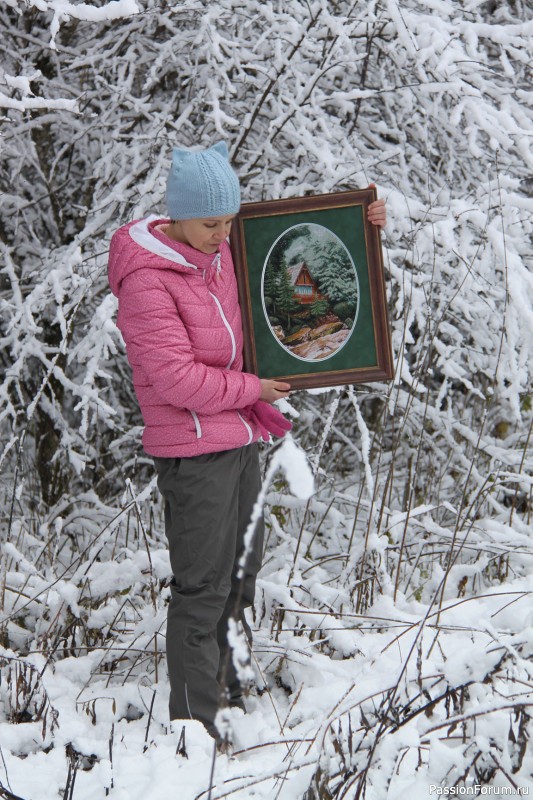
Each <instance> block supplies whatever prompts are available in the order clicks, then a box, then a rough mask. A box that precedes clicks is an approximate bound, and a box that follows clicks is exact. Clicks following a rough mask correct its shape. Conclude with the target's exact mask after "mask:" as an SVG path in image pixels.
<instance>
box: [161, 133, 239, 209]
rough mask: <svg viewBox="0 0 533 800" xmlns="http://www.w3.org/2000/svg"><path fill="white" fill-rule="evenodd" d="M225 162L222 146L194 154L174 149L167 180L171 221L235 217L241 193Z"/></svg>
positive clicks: (226, 159) (230, 168)
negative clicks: (230, 215)
mask: <svg viewBox="0 0 533 800" xmlns="http://www.w3.org/2000/svg"><path fill="white" fill-rule="evenodd" d="M228 159H229V154H228V148H227V147H226V143H225V142H217V144H215V145H213V147H210V148H209V149H207V150H197V151H195V152H192V151H190V150H181V149H180V148H179V147H175V148H174V150H173V151H172V166H171V168H170V172H169V175H168V178H167V208H168V215H169V217H170V219H198V218H203V217H224V216H227V215H229V214H236V213H237V211H238V210H239V208H240V205H241V191H240V188H239V180H238V178H237V175H236V174H235V172H234V171H233V169H232V167H231V166H230V163H229V160H228Z"/></svg>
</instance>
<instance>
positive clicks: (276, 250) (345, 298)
mask: <svg viewBox="0 0 533 800" xmlns="http://www.w3.org/2000/svg"><path fill="white" fill-rule="evenodd" d="M262 292H263V309H264V312H265V316H266V318H267V320H268V323H269V326H270V329H271V331H272V333H273V335H274V336H275V337H276V339H277V341H278V342H279V344H280V345H281V346H282V347H283V348H284V349H285V350H288V351H289V352H290V353H291V354H292V355H293V356H295V357H296V358H299V359H302V360H303V361H320V360H322V359H325V358H329V357H330V356H332V355H334V354H335V353H336V352H337V351H338V350H339V349H340V348H341V347H343V346H344V345H345V344H346V342H347V341H348V339H349V337H350V336H351V334H352V332H353V329H354V327H355V323H356V320H357V314H358V310H359V283H358V279H357V272H356V269H355V265H354V263H353V261H352V258H351V256H350V254H349V252H348V250H347V249H346V247H345V245H344V244H343V243H342V241H341V240H340V239H339V238H338V236H336V235H335V234H334V233H332V232H331V231H330V230H329V229H328V228H325V227H324V226H323V225H316V224H314V223H311V224H303V225H295V226H293V227H292V228H288V229H287V230H286V231H285V232H284V233H283V234H282V235H281V236H280V237H279V238H278V239H276V241H275V242H274V244H273V246H272V248H271V249H270V251H269V254H268V256H267V259H266V261H265V266H264V269H263V280H262Z"/></svg>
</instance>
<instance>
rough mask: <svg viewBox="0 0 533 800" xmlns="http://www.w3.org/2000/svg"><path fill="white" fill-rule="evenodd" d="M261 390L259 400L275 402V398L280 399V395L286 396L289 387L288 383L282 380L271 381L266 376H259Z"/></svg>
mask: <svg viewBox="0 0 533 800" xmlns="http://www.w3.org/2000/svg"><path fill="white" fill-rule="evenodd" d="M260 380H261V386H262V387H263V388H262V390H261V396H260V397H259V399H260V400H264V401H265V402H266V403H275V402H276V400H281V398H282V397H287V396H288V394H289V391H290V388H291V385H290V383H283V382H282V381H271V380H268V379H267V378H260Z"/></svg>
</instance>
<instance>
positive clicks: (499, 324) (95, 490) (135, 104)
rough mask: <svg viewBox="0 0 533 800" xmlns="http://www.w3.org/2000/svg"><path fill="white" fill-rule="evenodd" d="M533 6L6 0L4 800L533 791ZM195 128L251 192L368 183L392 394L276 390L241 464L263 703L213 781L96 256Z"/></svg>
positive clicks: (151, 192) (158, 199)
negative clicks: (269, 433)
mask: <svg viewBox="0 0 533 800" xmlns="http://www.w3.org/2000/svg"><path fill="white" fill-rule="evenodd" d="M530 17H531V14H530V7H529V6H528V4H527V3H525V2H520V0H513V2H510V3H506V4H497V3H494V2H483V3H479V2H465V3H454V2H452V0H442V2H439V3H434V2H431V3H422V2H419V0H407V2H405V3H401V4H398V3H396V2H393V0H379V1H378V2H375V1H371V2H365V3H363V2H358V0H336V2H326V0H310V1H309V2H308V3H307V2H305V3H302V2H300V1H299V0H285V2H283V3H281V2H278V0H270V1H269V2H259V0H244V2H243V1H242V0H241V2H236V0H219V2H218V3H216V4H212V3H208V2H206V0H185V1H184V2H182V3H179V4H175V5H172V4H165V3H156V2H154V0H137V2H135V0H118V2H108V3H106V2H102V3H98V4H96V5H89V4H87V3H78V4H75V3H69V2H64V3H59V2H55V0H53V1H52V0H25V1H24V2H23V0H6V2H5V3H4V8H3V43H4V61H3V67H2V72H1V73H0V83H1V86H0V105H1V106H2V109H3V136H2V141H1V149H0V159H1V163H2V169H1V171H0V190H1V192H2V204H1V209H0V247H1V250H2V265H1V272H0V275H1V278H0V303H1V315H0V337H1V340H2V350H1V364H2V370H1V372H0V426H1V431H2V447H1V454H0V464H1V470H2V473H1V484H0V486H1V492H2V501H3V502H2V508H3V512H2V518H1V519H2V523H1V524H2V542H3V546H2V554H1V558H0V599H1V602H2V621H1V622H0V642H1V647H2V649H1V652H0V662H1V666H2V683H1V684H0V708H1V710H0V732H1V737H0V738H1V741H2V751H1V754H2V759H0V794H4V795H5V796H6V797H9V796H10V795H9V794H7V792H8V791H9V792H11V794H12V795H15V796H20V797H23V798H24V800H41V798H45V797H46V798H47V800H48V798H50V797H63V798H67V797H71V798H72V797H75V798H78V796H79V798H80V800H82V798H84V797H87V798H89V797H91V798H92V797H98V798H100V797H102V796H103V795H104V794H106V795H109V796H111V797H117V798H125V797H127V798H128V800H130V798H132V800H133V798H136V797H139V798H140V797H143V799H144V798H149V799H150V798H155V797H162V796H163V797H164V796H171V794H170V793H171V792H172V791H175V787H176V785H178V786H180V787H181V790H182V791H181V793H180V797H183V798H184V800H189V798H191V799H192V798H196V797H198V798H200V797H202V798H207V797H208V796H210V797H211V800H215V798H222V797H233V796H234V797H236V798H242V800H247V798H249V797H251V796H256V797H265V798H274V797H279V798H281V799H282V798H286V800H289V799H290V800H296V798H304V797H305V798H306V800H315V798H332V797H334V798H355V797H363V796H366V797H368V798H377V799H378V800H381V799H382V798H385V797H391V798H396V797H401V796H402V797H403V796H404V795H405V793H409V796H411V797H412V798H413V800H418V798H423V800H427V797H428V787H429V786H430V785H431V784H433V785H436V786H446V787H452V786H453V787H463V788H464V787H466V786H471V785H474V784H476V783H477V784H481V785H487V786H488V785H490V786H492V787H494V788H496V787H509V786H510V787H513V786H516V787H524V786H528V785H529V783H528V782H529V781H530V780H531V777H530V776H531V773H532V769H533V765H532V754H531V745H530V737H531V696H530V694H528V691H529V687H530V684H531V666H530V663H531V662H530V659H531V646H532V644H531V643H532V629H533V628H532V625H533V617H532V616H531V604H530V597H531V577H530V575H531V555H532V554H531V538H530V536H531V517H532V512H533V495H532V485H533V483H532V478H531V475H532V474H533V457H532V452H531V430H532V424H533V422H532V421H533V414H532V397H533V391H532V386H531V366H530V365H531V363H533V360H532V355H533V353H532V349H533V345H532V343H533V311H532V308H533V304H532V300H533V279H532V277H531V276H532V273H531V267H530V262H528V259H530V255H531V235H532V231H533V221H532V211H533V200H532V199H531V196H530V195H531V187H532V185H533V183H532V181H533V178H532V162H533V159H532V154H531V147H530V141H531V139H530V131H531V125H532V116H533V114H532V112H531V102H530V101H531V90H530V84H531V67H530V64H531V55H532V53H531V41H532V34H533V23H532V22H531V19H530ZM217 138H218V139H221V138H224V139H226V140H227V141H228V144H229V147H230V152H231V156H232V160H233V163H234V165H235V167H236V169H237V170H238V172H239V175H240V176H241V180H242V187H243V194H244V198H245V199H246V200H260V199H267V198H280V197H290V196H298V195H303V194H309V193H319V192H330V191H337V190H342V189H349V188H355V187H359V186H365V185H367V184H368V183H370V182H372V181H375V182H376V183H377V184H378V187H379V192H380V194H381V195H382V196H384V197H386V198H387V205H388V210H389V219H390V222H389V225H388V227H387V230H386V233H385V235H384V255H385V265H386V272H387V280H388V291H389V300H390V311H391V327H392V340H393V348H394V356H395V364H396V375H395V380H394V381H393V382H392V383H391V384H390V385H380V384H375V385H369V386H359V387H356V388H355V389H353V388H350V387H345V388H340V389H335V390H331V391H314V392H300V393H297V394H295V395H293V396H292V397H291V400H290V407H289V406H288V405H287V406H286V409H287V410H288V413H290V414H291V415H292V418H293V421H294V430H293V435H294V442H291V445H290V446H289V448H287V449H285V450H284V451H283V452H284V455H283V457H279V452H280V451H279V449H277V448H276V446H274V447H272V448H270V447H266V448H265V449H264V453H263V456H264V466H265V472H268V474H269V477H268V481H267V484H266V498H265V501H266V506H265V510H266V517H267V529H268V531H267V532H268V542H267V547H266V553H265V560H264V568H263V571H262V573H261V580H260V582H259V583H260V585H259V590H258V596H257V602H256V608H255V632H254V640H255V646H254V653H253V655H252V666H253V668H254V670H255V672H256V682H257V686H258V689H257V690H254V693H253V695H252V696H251V697H250V699H249V701H248V702H249V704H250V706H249V709H250V713H249V714H248V715H247V716H246V717H240V716H238V715H237V716H234V717H232V716H231V715H230V716H229V718H228V719H229V722H228V724H229V726H230V727H232V729H233V736H234V747H235V749H236V750H237V751H241V753H240V755H239V753H238V754H237V756H236V758H235V759H234V761H226V760H225V759H219V760H217V764H216V769H215V772H214V777H213V781H212V783H213V785H212V786H211V788H210V783H211V779H210V775H211V751H210V750H209V747H208V746H207V745H205V747H204V744H205V742H204V740H203V739H202V736H201V733H198V731H197V730H195V729H194V726H193V728H190V729H189V731H188V733H187V734H186V737H185V739H186V740H185V745H184V744H183V741H181V744H179V734H180V732H178V734H177V735H176V736H175V737H174V738H173V736H174V734H171V733H170V732H169V730H168V723H167V719H166V694H167V691H168V687H167V684H166V675H165V668H164V659H162V652H163V651H164V647H163V634H164V623H165V614H166V602H167V599H168V593H169V589H168V578H169V574H168V573H169V564H168V557H167V554H166V547H165V541H164V535H163V522H162V514H161V508H160V504H159V499H158V497H157V493H156V489H155V481H154V479H153V472H152V467H151V462H150V459H149V458H148V457H147V456H146V455H145V454H144V453H143V452H142V450H141V448H140V430H141V428H140V424H141V420H140V416H139V412H138V410H137V406H136V401H135V398H134V395H133V390H132V387H131V378H130V371H129V367H128V365H127V362H126V359H125V354H124V349H123V344H122V340H121V337H120V334H119V333H118V331H117V329H116V327H115V324H114V321H113V320H114V313H115V301H114V299H113V298H112V296H111V295H110V294H109V291H108V288H107V281H106V274H105V267H106V260H107V248H108V243H109V239H110V236H111V234H112V232H113V231H114V230H115V229H116V228H117V227H118V226H119V225H120V224H121V223H123V222H125V221H127V220H129V219H133V218H138V217H140V216H143V215H145V214H147V213H148V212H151V211H156V212H159V211H160V212H162V211H163V208H164V205H163V194H164V182H165V178H166V172H167V168H168V158H169V152H170V149H171V146H172V145H174V144H176V143H179V144H180V145H182V146H185V147H187V146H193V145H204V146H206V145H208V144H211V143H212V142H213V141H214V140H215V139H217ZM291 447H292V449H291ZM303 453H305V457H304V456H303V455H302V454H303ZM276 458H277V459H278V460H277V461H276ZM298 459H300V460H299V461H298ZM302 459H303V461H302ZM306 460H307V462H306ZM306 463H307V469H310V470H311V471H312V472H313V474H314V491H313V494H312V496H311V497H305V494H306V491H305V488H306V486H303V487H302V486H298V485H297V483H296V484H295V482H297V480H298V478H299V477H300V478H301V477H302V475H304V476H305V474H306V472H305V470H306V466H305V464H306ZM272 465H274V466H276V465H277V466H278V467H280V468H281V471H279V470H278V471H277V472H273V471H272V470H271V471H270V472H269V466H272ZM306 485H307V484H306ZM302 495H304V496H302ZM259 692H262V694H259ZM187 736H188V745H187ZM187 746H188V749H189V756H190V758H189V762H188V761H187V760H186V759H185V758H183V757H180V756H177V757H175V752H176V749H177V748H178V749H179V750H180V752H185V751H186V750H187ZM202 748H204V749H202ZM204 751H205V752H204ZM155 764H157V765H158V769H157V775H156V773H155V771H154V772H153V773H152V771H151V770H152V765H155ZM33 767H35V769H33ZM36 775H37V776H38V777H37V778H36V777H35V776H36ZM252 793H253V794H252Z"/></svg>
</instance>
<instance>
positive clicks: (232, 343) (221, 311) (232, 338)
mask: <svg viewBox="0 0 533 800" xmlns="http://www.w3.org/2000/svg"><path fill="white" fill-rule="evenodd" d="M208 291H209V290H208ZM209 294H210V295H211V297H212V298H213V300H214V301H215V303H216V304H217V307H218V310H219V312H220V316H221V317H222V322H223V323H224V325H225V326H226V328H227V329H228V333H229V335H230V338H231V358H230V360H229V364H228V366H227V367H226V369H229V368H230V367H231V365H232V364H233V362H234V361H235V356H236V354H237V345H236V344H235V336H234V335H233V331H232V330H231V325H230V324H229V322H228V320H227V319H226V315H225V314H224V311H223V310H222V305H221V304H220V300H219V299H218V297H216V296H215V295H214V294H213V292H209Z"/></svg>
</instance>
